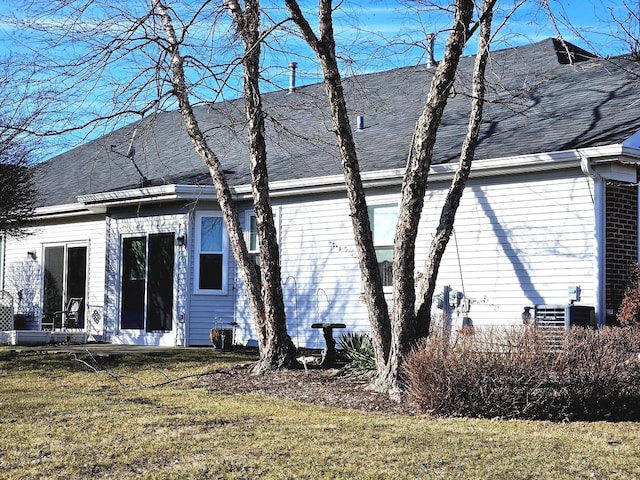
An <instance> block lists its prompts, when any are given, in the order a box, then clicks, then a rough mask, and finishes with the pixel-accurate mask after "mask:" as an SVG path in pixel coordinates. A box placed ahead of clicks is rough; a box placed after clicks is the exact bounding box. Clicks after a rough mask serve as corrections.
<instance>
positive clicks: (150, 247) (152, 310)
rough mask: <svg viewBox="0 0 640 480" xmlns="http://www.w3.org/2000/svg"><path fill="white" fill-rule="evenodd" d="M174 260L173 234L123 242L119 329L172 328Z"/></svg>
mask: <svg viewBox="0 0 640 480" xmlns="http://www.w3.org/2000/svg"><path fill="white" fill-rule="evenodd" d="M174 260H175V254H174V234H173V233H157V234H150V235H145V236H138V237H129V238H125V239H123V242H122V303H121V310H120V328H121V329H123V330H144V331H146V332H164V331H170V330H171V329H172V326H173V270H174Z"/></svg>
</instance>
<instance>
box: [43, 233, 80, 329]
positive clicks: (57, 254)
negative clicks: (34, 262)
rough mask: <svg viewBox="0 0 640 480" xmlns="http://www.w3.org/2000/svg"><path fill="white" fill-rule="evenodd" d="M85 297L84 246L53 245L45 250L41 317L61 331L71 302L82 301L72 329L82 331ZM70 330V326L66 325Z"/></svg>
mask: <svg viewBox="0 0 640 480" xmlns="http://www.w3.org/2000/svg"><path fill="white" fill-rule="evenodd" d="M86 297H87V246H86V245H54V246H48V247H45V248H44V316H45V317H47V318H49V320H50V321H56V319H57V321H59V322H60V323H61V324H60V325H56V324H54V325H53V326H54V327H56V328H57V327H61V326H62V321H64V314H61V313H58V314H56V315H54V314H55V313H56V312H62V311H64V310H65V308H66V305H67V303H68V302H69V299H70V298H80V299H82V301H81V304H80V310H79V312H78V318H77V320H75V325H72V326H73V327H75V328H84V322H85V318H84V311H85V308H84V306H85V303H86V302H85V300H86ZM67 326H69V325H67Z"/></svg>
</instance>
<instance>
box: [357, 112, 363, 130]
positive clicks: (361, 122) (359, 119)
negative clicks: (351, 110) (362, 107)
mask: <svg viewBox="0 0 640 480" xmlns="http://www.w3.org/2000/svg"><path fill="white" fill-rule="evenodd" d="M358 130H364V115H358Z"/></svg>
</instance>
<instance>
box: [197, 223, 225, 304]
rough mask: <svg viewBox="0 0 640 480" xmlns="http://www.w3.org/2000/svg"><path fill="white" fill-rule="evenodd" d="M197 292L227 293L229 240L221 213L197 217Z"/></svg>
mask: <svg viewBox="0 0 640 480" xmlns="http://www.w3.org/2000/svg"><path fill="white" fill-rule="evenodd" d="M196 249H197V252H196V259H195V260H196V261H195V272H196V291H197V292H199V293H217V294H224V293H226V292H227V277H228V275H227V266H228V251H229V240H228V236H227V230H226V228H225V226H224V221H223V219H222V213H221V212H210V213H205V212H203V213H198V214H197V215H196Z"/></svg>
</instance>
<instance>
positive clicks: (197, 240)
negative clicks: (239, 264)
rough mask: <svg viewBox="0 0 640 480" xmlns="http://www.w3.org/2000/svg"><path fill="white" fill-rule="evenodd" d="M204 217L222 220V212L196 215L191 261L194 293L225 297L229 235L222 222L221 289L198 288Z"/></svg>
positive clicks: (227, 278) (227, 287)
mask: <svg viewBox="0 0 640 480" xmlns="http://www.w3.org/2000/svg"><path fill="white" fill-rule="evenodd" d="M206 217H218V218H222V212H217V211H203V212H197V213H196V216H195V223H196V225H195V227H196V228H195V242H194V251H195V255H194V259H193V260H194V261H193V281H194V293H195V294H197V295H226V294H227V292H228V291H229V234H228V233H227V227H226V225H225V224H224V221H223V222H222V288H221V289H219V290H215V289H204V288H200V253H201V251H200V238H201V233H202V219H203V218H206Z"/></svg>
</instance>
